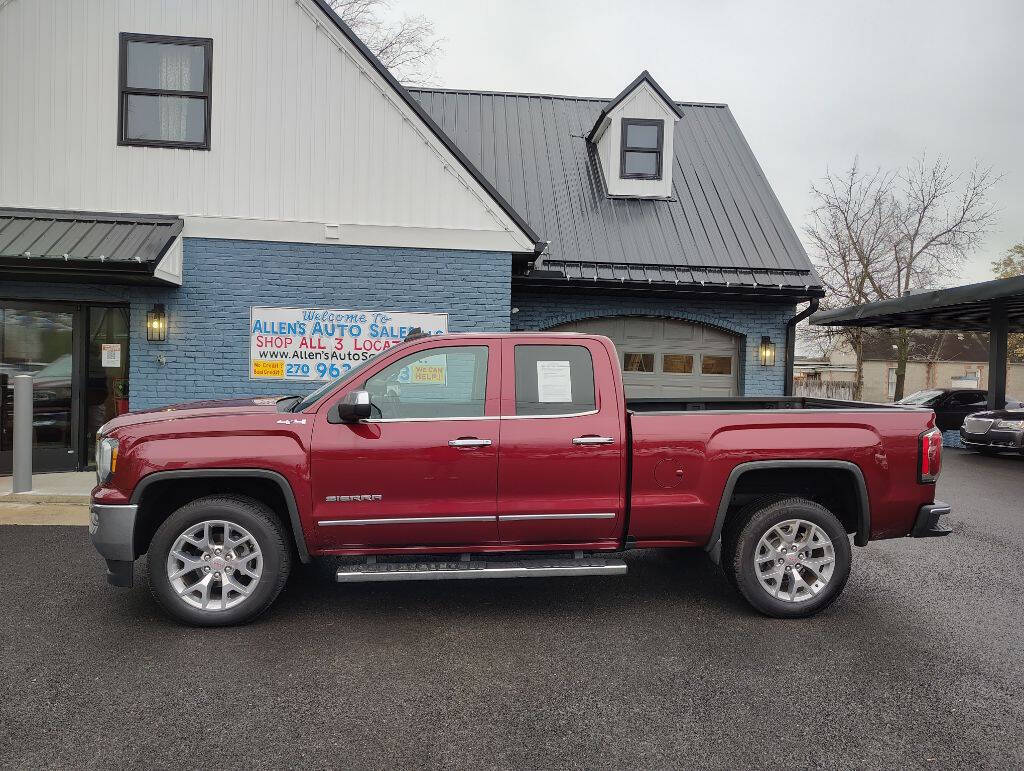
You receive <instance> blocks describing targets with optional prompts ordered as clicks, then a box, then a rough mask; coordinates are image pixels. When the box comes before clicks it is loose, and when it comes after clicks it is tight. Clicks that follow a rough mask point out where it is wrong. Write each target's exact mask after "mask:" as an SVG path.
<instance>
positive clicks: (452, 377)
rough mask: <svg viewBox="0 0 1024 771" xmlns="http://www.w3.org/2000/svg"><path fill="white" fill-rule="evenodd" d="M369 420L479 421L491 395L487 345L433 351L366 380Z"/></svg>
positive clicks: (411, 356) (403, 360)
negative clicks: (445, 419) (369, 404)
mask: <svg viewBox="0 0 1024 771" xmlns="http://www.w3.org/2000/svg"><path fill="white" fill-rule="evenodd" d="M365 388H366V390H367V391H369V392H370V401H371V404H372V405H373V408H374V409H373V410H372V412H371V419H377V420H402V419H408V418H477V417H481V416H483V414H484V410H485V402H484V399H485V397H486V395H487V346H486V345H472V346H470V345H467V346H452V347H441V348H431V349H429V350H426V351H419V352H417V353H411V354H409V355H408V356H403V357H402V358H401V359H399V360H398V361H396V362H394V363H393V364H389V365H388V366H387V367H385V368H384V369H382V370H381V371H380V372H378V373H377V374H376V375H374V376H373V377H371V378H369V379H368V380H367V381H366V386H365Z"/></svg>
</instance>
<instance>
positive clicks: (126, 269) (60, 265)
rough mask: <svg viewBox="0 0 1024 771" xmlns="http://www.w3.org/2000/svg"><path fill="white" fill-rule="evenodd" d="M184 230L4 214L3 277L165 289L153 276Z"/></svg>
mask: <svg viewBox="0 0 1024 771" xmlns="http://www.w3.org/2000/svg"><path fill="white" fill-rule="evenodd" d="M184 224H185V223H184V222H183V221H182V219H181V218H180V217H172V216H166V215H160V214H110V213H105V212H83V211H63V210H49V209H5V208H0V277H3V278H10V279H30V280H47V281H68V280H74V279H84V280H97V279H103V280H106V281H112V282H115V283H144V284H166V283H169V282H166V281H164V280H162V279H160V278H157V277H156V276H155V275H154V274H155V273H156V268H157V265H159V263H160V260H161V259H162V258H163V256H164V254H166V253H167V250H168V249H170V247H171V244H173V243H174V240H175V239H176V238H177V237H178V236H179V235H180V234H181V230H182V228H183V227H184Z"/></svg>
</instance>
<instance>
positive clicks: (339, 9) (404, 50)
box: [330, 0, 443, 86]
mask: <svg viewBox="0 0 1024 771" xmlns="http://www.w3.org/2000/svg"><path fill="white" fill-rule="evenodd" d="M330 4H331V7H332V8H333V9H334V10H335V12H336V13H337V14H338V16H340V17H341V20H342V21H344V22H345V23H346V24H347V25H348V26H349V27H351V28H352V31H353V32H355V33H356V34H357V35H358V36H359V38H360V39H361V40H362V41H363V42H364V43H366V46H367V47H368V48H369V49H370V50H371V51H373V53H374V54H375V55H376V56H377V58H378V59H380V60H381V62H382V63H383V64H384V66H385V67H387V68H388V69H389V70H391V72H392V73H393V74H394V76H395V77H396V78H398V80H399V81H401V82H402V83H404V84H406V85H410V86H425V85H429V84H431V83H433V82H434V77H435V71H434V67H435V66H436V64H437V59H438V57H439V56H440V55H441V52H442V42H443V41H442V40H441V38H440V37H439V36H438V35H437V32H436V30H435V29H434V23H433V22H432V21H430V19H428V18H427V17H426V16H423V15H422V14H419V15H416V16H402V18H401V19H400V20H399V21H395V22H389V21H387V20H386V19H385V18H384V16H385V14H386V13H387V11H388V10H389V9H390V7H391V4H390V2H389V0H330Z"/></svg>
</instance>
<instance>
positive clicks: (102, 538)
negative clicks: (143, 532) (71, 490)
mask: <svg viewBox="0 0 1024 771" xmlns="http://www.w3.org/2000/svg"><path fill="white" fill-rule="evenodd" d="M138 508H139V507H138V506H135V505H124V506H112V505H109V504H103V503H93V504H92V505H91V506H90V507H89V539H90V540H91V541H92V545H93V546H94V547H96V551H98V552H99V553H100V556H101V557H103V559H104V560H106V562H107V582H108V583H110V584H111V585H112V586H131V585H132V574H133V570H132V566H133V563H134V561H135V515H136V513H137V512H138Z"/></svg>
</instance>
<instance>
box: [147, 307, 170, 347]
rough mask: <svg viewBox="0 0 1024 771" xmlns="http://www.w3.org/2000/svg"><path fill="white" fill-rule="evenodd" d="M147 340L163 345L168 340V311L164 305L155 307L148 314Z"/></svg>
mask: <svg viewBox="0 0 1024 771" xmlns="http://www.w3.org/2000/svg"><path fill="white" fill-rule="evenodd" d="M146 339H147V340H149V342H151V343H162V342H164V341H165V340H166V339H167V309H166V308H164V306H163V304H162V303H157V304H156V305H154V306H153V310H151V311H150V312H149V313H147V314H146Z"/></svg>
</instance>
